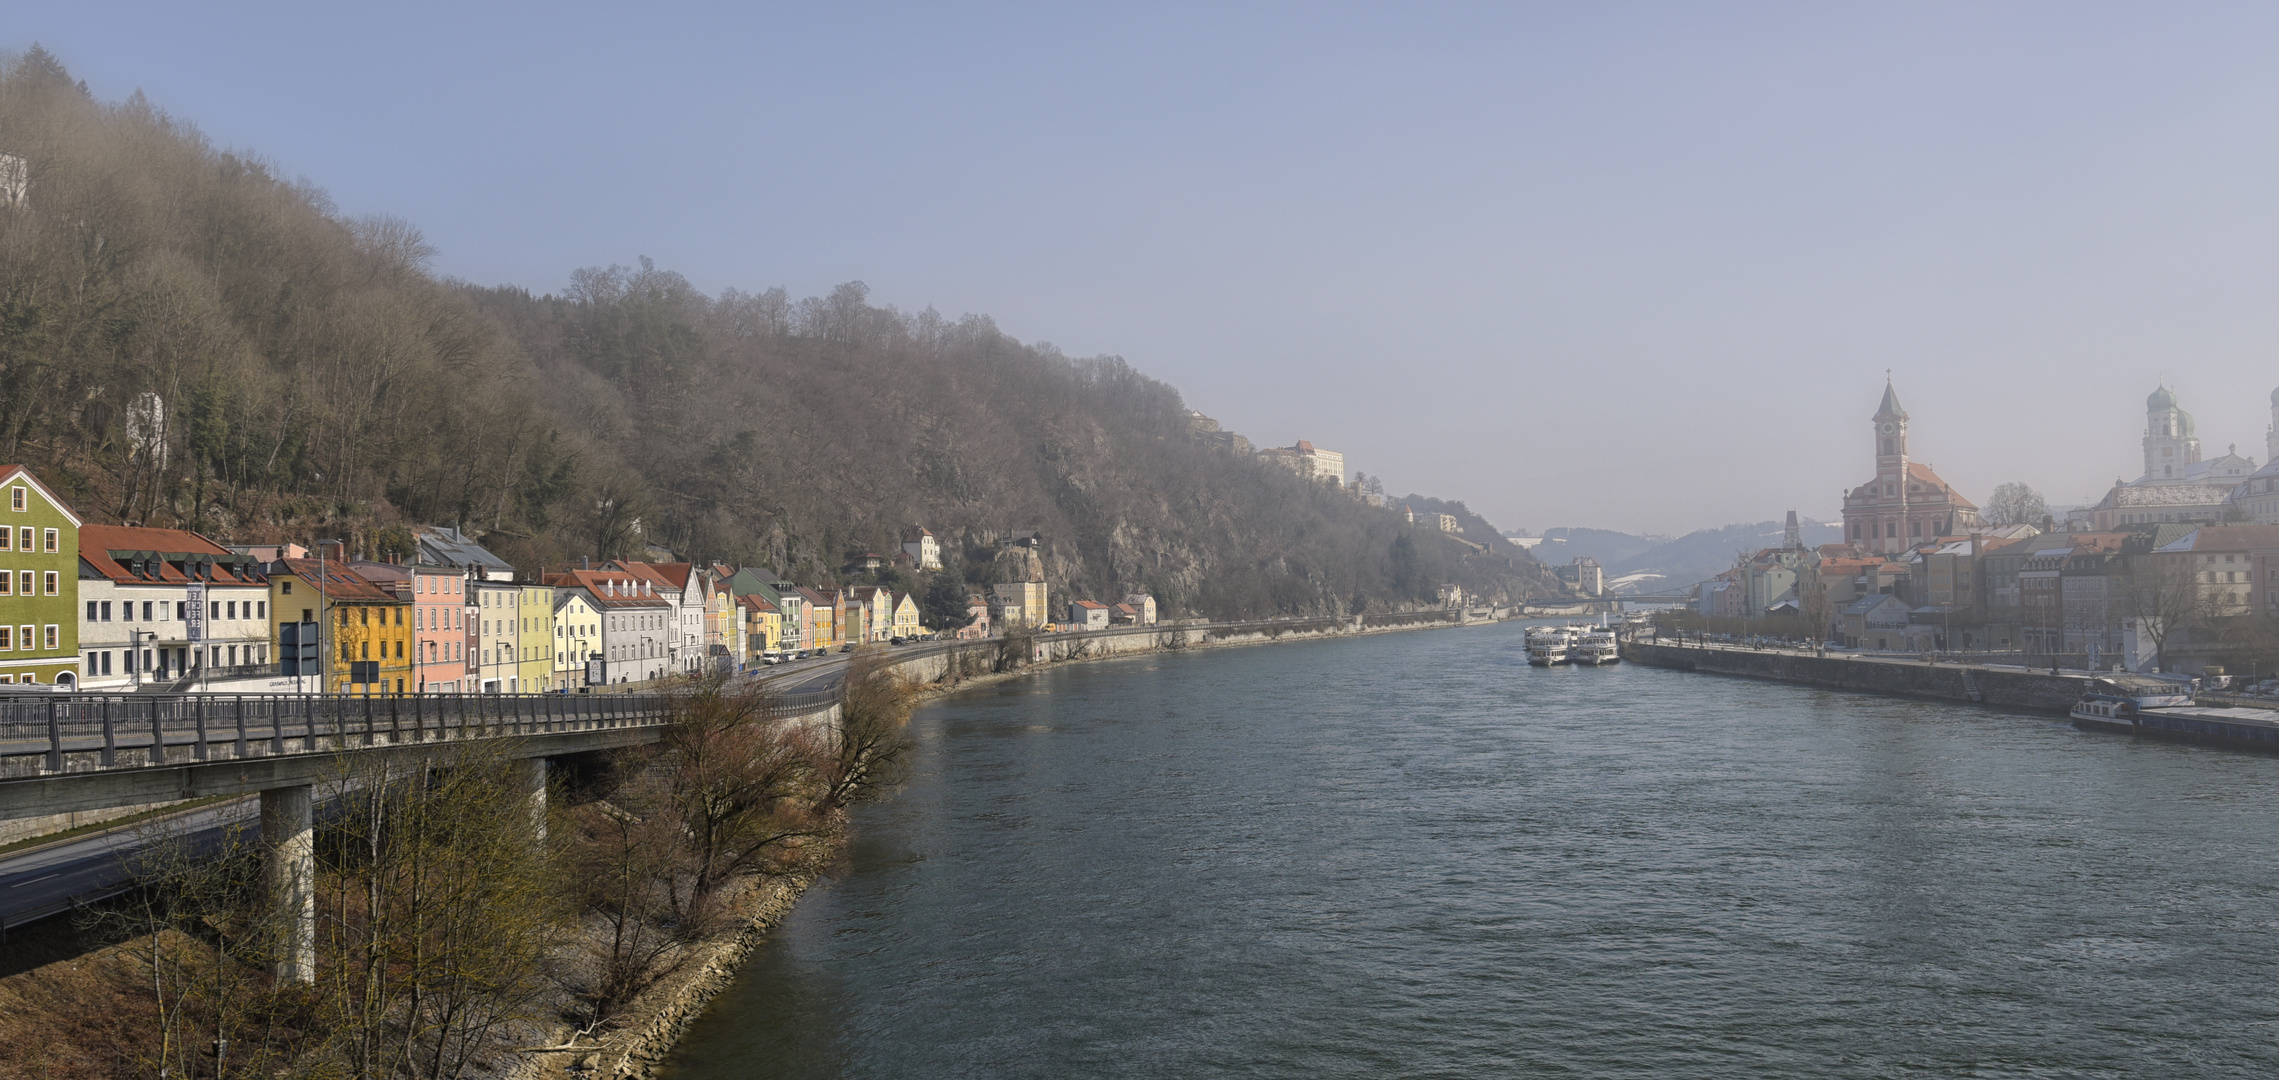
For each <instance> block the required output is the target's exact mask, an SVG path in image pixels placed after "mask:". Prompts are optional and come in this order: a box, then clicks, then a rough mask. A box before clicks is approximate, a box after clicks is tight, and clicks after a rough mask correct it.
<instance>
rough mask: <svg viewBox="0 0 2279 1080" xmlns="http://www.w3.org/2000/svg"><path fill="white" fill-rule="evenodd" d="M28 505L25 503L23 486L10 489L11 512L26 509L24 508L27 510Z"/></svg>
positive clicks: (19, 485) (9, 506) (9, 505)
mask: <svg viewBox="0 0 2279 1080" xmlns="http://www.w3.org/2000/svg"><path fill="white" fill-rule="evenodd" d="M27 505H28V504H27V503H26V502H25V500H24V487H23V485H21V484H18V485H17V486H15V487H12V488H9V489H8V508H9V509H11V510H22V509H24V508H25V507H26V506H27Z"/></svg>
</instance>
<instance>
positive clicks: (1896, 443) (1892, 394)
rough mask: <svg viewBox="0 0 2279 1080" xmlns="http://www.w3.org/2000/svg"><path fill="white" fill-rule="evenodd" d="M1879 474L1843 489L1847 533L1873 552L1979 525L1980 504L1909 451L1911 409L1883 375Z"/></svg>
mask: <svg viewBox="0 0 2279 1080" xmlns="http://www.w3.org/2000/svg"><path fill="white" fill-rule="evenodd" d="M1869 423H1870V424H1871V425H1873V428H1872V430H1873V433H1874V438H1875V479H1873V480H1870V481H1868V482H1867V483H1865V484H1861V485H1860V486H1858V487H1856V488H1853V489H1852V490H1850V491H1848V492H1846V493H1845V494H1844V538H1845V539H1846V540H1847V541H1849V542H1851V543H1853V544H1857V545H1859V546H1860V547H1862V548H1865V549H1866V550H1868V551H1871V552H1885V553H1896V552H1904V551H1908V550H1911V549H1913V548H1915V547H1916V546H1918V545H1920V544H1924V543H1927V542H1930V541H1934V540H1938V539H1940V538H1942V537H1955V536H1963V535H1967V534H1969V533H1970V532H1972V531H1974V530H1976V529H1977V528H1978V507H1977V506H1976V505H1974V504H1972V503H1971V501H1970V500H1969V499H1965V498H1963V497H1962V496H1961V495H1959V494H1956V493H1955V490H1954V489H1953V488H1951V487H1948V486H1947V482H1946V481H1944V480H1941V479H1939V475H1938V474H1937V473H1934V472H1932V471H1931V467H1930V466H1928V465H1925V464H1922V463H1921V462H1917V461H1912V460H1909V458H1908V454H1907V410H1906V408H1904V407H1903V406H1901V405H1900V404H1899V391H1897V390H1894V389H1892V387H1891V381H1890V380H1889V379H1886V380H1884V384H1883V403H1882V404H1881V405H1879V406H1878V407H1877V408H1876V410H1875V417H1874V419H1872V420H1870V421H1869Z"/></svg>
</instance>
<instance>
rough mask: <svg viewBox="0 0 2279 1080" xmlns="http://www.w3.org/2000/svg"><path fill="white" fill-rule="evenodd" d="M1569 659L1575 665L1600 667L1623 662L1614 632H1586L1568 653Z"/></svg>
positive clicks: (1599, 630) (1595, 630)
mask: <svg viewBox="0 0 2279 1080" xmlns="http://www.w3.org/2000/svg"><path fill="white" fill-rule="evenodd" d="M1567 658H1568V659H1569V660H1570V661H1572V662H1573V663H1577V664H1585V665H1588V666H1591V667H1598V666H1600V665H1603V664H1615V663H1620V662H1621V661H1622V649H1621V646H1620V644H1619V643H1618V642H1617V641H1616V640H1615V636H1614V631H1612V630H1607V629H1594V630H1588V631H1585V632H1584V633H1583V635H1582V636H1581V637H1579V638H1577V639H1576V640H1575V644H1574V645H1573V647H1571V648H1569V649H1568V651H1567Z"/></svg>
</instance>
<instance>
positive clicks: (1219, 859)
mask: <svg viewBox="0 0 2279 1080" xmlns="http://www.w3.org/2000/svg"><path fill="white" fill-rule="evenodd" d="M913 733H914V735H915V737H916V739H917V742H918V757H917V763H916V768H915V770H914V773H913V775H912V777H911V779H910V782H909V784H908V785H907V787H906V788H905V789H904V790H903V791H901V792H900V793H898V794H897V795H896V796H895V797H894V798H893V799H892V800H891V801H888V802H885V803H881V804H877V805H872V806H868V807H865V808H863V809H862V810H861V811H860V812H859V813H858V814H857V828H858V830H859V832H858V839H857V840H856V842H855V843H854V844H853V845H852V848H851V850H850V855H849V859H848V866H847V868H846V870H845V872H844V873H843V874H841V875H839V876H838V877H836V878H835V879H833V880H830V881H828V882H826V883H825V884H823V885H820V886H818V887H817V888H816V889H815V890H814V891H812V892H810V893H809V894H808V895H807V897H806V898H805V899H803V900H802V901H801V903H800V905H799V907H798V908H797V910H796V911H795V912H794V913H793V914H792V915H791V916H790V917H789V919H788V920H787V921H786V922H785V924H784V925H783V926H782V928H781V929H780V931H779V932H777V933H776V934H774V935H773V936H772V937H771V939H770V941H769V942H768V943H767V944H766V945H765V946H764V947H763V948H762V949H761V950H760V951H759V952H758V953H756V954H755V956H754V957H753V959H752V961H751V963H750V965H749V966H748V967H747V968H746V969H745V971H744V972H743V974H742V975H741V977H740V978H739V980H738V981H737V983H736V985H735V986H734V987H733V988H732V989H730V990H729V991H728V992H726V993H725V994H723V995H722V996H721V997H720V998H719V999H718V1000H717V1002H716V1003H715V1005H714V1006H713V1008H712V1009H711V1010H710V1012H709V1013H708V1014H707V1015H706V1016H705V1018H704V1019H703V1020H702V1021H701V1022H700V1023H699V1025H698V1026H697V1028H696V1029H695V1030H694V1031H693V1032H692V1033H691V1035H690V1037H689V1038H688V1039H687V1040H686V1041H685V1042H684V1043H683V1045H682V1048H681V1049H680V1051H679V1052H678V1055H677V1057H676V1059H675V1060H674V1062H673V1063H672V1066H671V1068H670V1069H669V1071H668V1075H669V1076H670V1077H672V1078H673V1080H727V1078H746V1077H793V1078H822V1077H863V1078H871V1077H876V1078H882V1080H883V1078H909V1077H940V1076H963V1077H1040V1078H1042V1077H1051V1078H1056V1080H1057V1078H1070V1077H1182V1078H1191V1077H1348V1076H1350V1077H1371V1078H1377V1077H1479V1076H1574V1077H1594V1078H1595V1077H1757V1076H1815V1077H1818V1076H1858V1077H1880V1076H1896V1075H1928V1076H2068V1077H2071V1076H2089V1077H2095V1076H2163V1077H2191V1076H2270V1075H2275V1074H2279V1049H2275V1046H2274V1040H2279V995H2275V993H2274V990H2273V985H2274V980H2275V977H2279V933H2275V931H2274V928H2275V926H2279V906H2275V904H2274V900H2275V896H2274V894H2275V893H2279V875H2275V874H2274V872H2273V870H2274V867H2275V866H2279V798H2274V794H2275V792H2279V785H2275V784H2274V780H2275V778H2279V759H2273V758H2267V757H2260V756H2251V755H2246V754H2241V753H2235V752H2229V751H2223V750H2211V749H2202V748H2196V747H2184V746H2175V745H2169V744H2157V743H2140V742H2136V741H2132V740H2130V739H2129V738H2127V737H2124V736H2115V735H2104V734H2089V733H2083V732H2079V731H2076V730H2074V729H2073V728H2071V727H2070V726H2068V725H2067V724H2066V723H2065V722H2064V720H2063V719H2062V718H2058V717H2050V716H2036V715H2024V714H2015V713H2003V712H1997V711H1991V710H1987V709H1982V708H1977V707H1972V706H1965V705H1950V704H1938V703H1928V702H1914V701H1900V700H1887V699H1881V698H1874V697H1864V696H1852V695H1845V694H1838V693H1831V692H1824V691H1818V690H1813V689H1809V688H1803V687H1795V686H1788V685H1782V684H1775V683H1759V682H1751V681H1746V680H1740V679H1729V678H1722V677H1718V676H1708V675H1691V674H1685V673H1679V672H1671V671H1662V670H1654V669H1646V668H1639V667H1635V666H1631V665H1622V666H1619V667H1614V668H1605V669H1596V670H1579V669H1566V668H1558V669H1549V670H1541V669H1532V668H1529V667H1528V666H1527V665H1526V663H1525V661H1524V658H1523V656H1522V650H1521V646H1520V628H1519V627H1518V626H1517V625H1504V626H1498V627H1491V628H1482V629H1471V630H1449V631H1431V632H1420V633H1407V634H1393V635H1386V636H1381V637H1370V638H1360V639H1348V640H1333V641H1321V642H1307V643H1296V644H1285V645H1271V646H1261V647H1256V648H1244V649H1224V650H1214V651H1209V652H1198V653H1191V654H1178V655H1158V656H1150V657H1142V658H1135V659H1127V660H1118V661H1107V662H1100V663H1092V664H1080V665H1072V666H1067V667H1062V668H1058V669H1055V670H1051V671H1048V672H1045V673H1042V674H1040V675H1039V676H1037V677H1034V678H1031V679H1025V680H1021V681H1017V682H1014V683H1010V684H1006V685H1002V686H1000V687H997V688H993V689H986V690H981V691H978V692H974V693H970V694H966V695H961V696H958V697H955V698H951V699H948V700H945V701H942V702H939V703H937V704H935V705H933V706H931V707H929V708H927V709H925V710H924V711H923V712H921V713H920V714H919V715H918V717H916V718H915V720H914V721H913Z"/></svg>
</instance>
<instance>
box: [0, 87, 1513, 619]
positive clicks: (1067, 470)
mask: <svg viewBox="0 0 2279 1080" xmlns="http://www.w3.org/2000/svg"><path fill="white" fill-rule="evenodd" d="M0 154H7V155H12V156H13V157H15V158H18V159H21V161H22V176H23V179H24V181H25V184H24V186H23V197H22V199H21V200H20V201H18V202H16V203H15V204H14V205H12V206H8V207H7V208H5V209H0V404H4V405H5V410H4V412H0V460H8V461H20V462H22V463H24V464H27V465H29V466H32V467H33V468H35V469H37V470H39V471H40V473H41V474H42V475H43V476H44V477H45V478H47V479H48V480H49V481H50V482H51V483H52V484H54V485H55V486H56V487H57V488H58V489H59V490H60V491H61V492H63V493H64V494H65V495H66V497H68V498H70V499H72V500H73V501H74V502H75V504H76V505H77V506H78V507H79V508H80V510H81V511H82V513H83V514H85V515H86V516H88V517H89V518H90V519H93V520H103V521H117V522H140V523H147V524H152V525H164V526H182V527H189V528H196V529H199V530H201V531H204V532H206V533H208V534H209V535H212V536H214V537H216V538H217V539H221V540H224V541H268V540H299V541H308V540H312V539H315V538H320V537H335V536H340V537H348V538H350V539H351V540H352V542H354V543H355V544H356V545H357V546H359V547H363V548H366V549H370V548H372V547H374V546H376V545H378V544H379V543H380V542H381V541H380V538H381V537H382V536H383V535H384V531H385V530H387V529H388V528H389V527H390V526H394V525H401V524H407V523H415V522H418V523H432V524H460V525H462V526H463V527H465V528H467V529H468V530H469V531H470V532H472V533H475V534H477V535H479V536H481V537H483V538H484V539H485V541H486V542H487V543H488V544H490V545H491V546H492V547H493V548H494V550H497V551H499V552H500V553H501V554H503V555H506V556H507V557H508V558H510V559H512V560H514V561H515V562H516V563H517V565H519V566H521V567H522V568H523V569H524V570H525V571H535V570H536V569H538V568H539V567H540V566H541V565H553V566H560V565H562V564H564V563H566V562H569V561H572V560H575V559H576V558H578V557H580V556H596V557H610V556H614V555H618V554H623V553H628V552H637V551H640V550H642V549H644V548H647V547H650V546H652V545H653V546H661V547H665V548H669V549H671V550H672V551H673V552H675V553H677V554H678V555H679V556H681V557H683V558H689V559H694V560H698V561H704V560H715V559H717V560H722V561H727V562H732V563H764V564H767V565H770V566H774V567H778V568H781V569H782V570H784V571H785V572H787V573H790V574H792V575H794V576H796V577H798V578H800V579H802V580H806V581H810V582H814V583H819V584H820V583H831V582H833V581H834V580H836V576H837V572H838V568H839V567H840V566H841V565H842V564H843V563H844V562H845V560H846V559H847V558H848V556H850V555H851V554H854V553H856V552H860V551H864V550H869V551H876V552H879V553H882V554H891V553H893V552H894V551H895V550H897V545H898V542H899V540H900V538H901V535H902V534H903V533H904V532H905V531H907V530H908V529H909V528H910V527H912V526H914V525H921V524H922V525H925V526H927V527H929V528H931V529H932V530H933V531H934V532H935V534H936V535H937V536H938V537H940V538H941V540H942V542H943V544H944V547H945V549H946V550H947V552H948V553H949V557H950V558H951V559H952V560H953V565H954V566H962V567H966V568H969V569H968V570H967V573H968V576H969V577H970V578H972V579H973V580H976V581H980V580H985V579H986V578H987V576H988V574H989V573H990V572H991V571H990V564H989V562H988V559H989V557H990V555H991V553H992V551H993V544H994V542H995V541H996V540H997V539H999V538H1000V537H1002V536H1005V535H1007V534H1010V533H1013V532H1016V531H1029V530H1034V531H1037V532H1040V533H1042V534H1043V535H1044V537H1045V546H1044V550H1043V556H1044V564H1045V568H1046V573H1047V575H1048V580H1049V581H1051V583H1052V584H1053V586H1054V589H1055V595H1056V597H1071V598H1076V597H1090V598H1100V599H1112V598H1114V597H1116V596H1119V595H1121V594H1122V593H1124V592H1129V591H1135V590H1143V589H1144V590H1148V591H1152V592H1153V593H1155V595H1156V596H1157V597H1158V599H1159V601H1160V602H1161V603H1162V604H1163V605H1164V607H1165V608H1166V609H1167V610H1168V611H1170V612H1172V613H1175V614H1176V613H1195V614H1204V615H1210V616H1213V617H1221V618H1224V617H1237V616H1252V615H1266V614H1277V613H1281V614H1324V613H1337V612H1349V611H1357V610H1378V609H1383V608H1388V607H1395V606H1401V605H1404V604H1410V603H1423V602H1430V601H1431V600H1432V599H1433V595H1434V589H1435V587H1436V586H1437V585H1438V584H1440V583H1443V582H1457V583H1460V584H1463V585H1464V586H1465V587H1466V589H1467V591H1468V592H1471V593H1472V594H1473V595H1477V596H1482V597H1486V598H1491V599H1493V598H1504V597H1512V596H1518V595H1525V594H1528V593H1531V592H1555V591H1556V587H1555V586H1552V585H1550V584H1548V583H1547V581H1546V575H1544V574H1543V572H1542V570H1541V568H1540V567H1539V566H1537V565H1535V564H1534V563H1533V562H1531V561H1529V560H1527V559H1526V558H1524V557H1523V556H1518V555H1517V553H1516V552H1515V551H1510V550H1499V549H1495V548H1493V547H1491V549H1490V552H1489V553H1488V554H1481V553H1479V552H1476V551H1474V550H1473V549H1472V548H1469V547H1467V546H1465V545H1463V544H1460V543H1457V542H1456V541H1454V540H1452V539H1450V538H1447V537H1443V536H1441V535H1439V534H1438V533H1437V532H1436V531H1431V530H1422V529H1416V528H1414V527H1411V526H1409V525H1408V524H1406V523H1405V522H1404V521H1402V520H1401V519H1399V518H1398V517H1397V516H1396V515H1395V514H1393V513H1391V512H1389V511H1387V510H1383V509H1378V508H1373V507H1369V506H1365V505H1363V504H1362V503H1360V502H1358V501H1356V500H1354V499H1352V498H1350V497H1348V496H1347V495H1345V494H1343V493H1341V492H1339V491H1337V490H1335V489H1333V488H1329V487H1325V486H1318V485H1310V484H1307V483H1305V482H1304V481H1301V480H1300V479H1299V478H1298V477H1296V476H1294V475H1292V474H1290V473H1289V472H1288V471H1286V470H1283V469H1280V468H1277V467H1275V466H1272V465H1269V464H1266V463H1262V462H1260V461H1258V460H1256V459H1255V458H1252V457H1248V456H1242V457H1237V456H1234V455H1230V454H1226V453H1223V452H1219V451H1215V450H1212V449H1210V448H1207V447H1205V446H1202V445H1199V444H1196V443H1194V442H1191V441H1190V440H1189V439H1188V437H1187V431H1186V410H1185V407H1184V405H1183V404H1182V402H1181V401H1180V398H1179V395H1178V393H1177V392H1176V391H1175V390H1173V389H1172V388H1171V387H1169V386H1166V385H1164V384H1163V383H1160V382H1157V381H1155V380H1153V379H1150V378H1148V377H1146V376H1145V375H1142V374H1140V373H1139V372H1137V371H1135V370H1133V369H1132V368H1131V367H1130V366H1128V365H1127V364H1125V363H1124V362H1123V361H1122V360H1120V359H1118V358H1115V357H1097V358H1091V359H1071V358H1068V357H1065V356H1062V355H1060V354H1059V353H1057V352H1055V351H1053V350H1051V349H1049V348H1043V347H1035V346H1029V345H1024V344H1022V343H1021V342H1019V341H1016V340H1014V339H1013V338H1011V337H1009V336H1007V335H1006V334H1004V333H1002V332H1000V331H999V330H998V329H997V328H996V326H995V325H993V324H992V323H991V322H990V321H989V320H988V319H987V318H986V317H981V316H972V315H968V316H964V317H961V318H956V319H951V318H946V317H943V316H941V315H939V314H937V313H935V312H933V311H931V310H928V311H924V312H918V313H915V314H913V313H909V312H903V311H898V310H896V309H894V308H892V307H881V306H876V305H873V304H871V303H870V302H869V298H868V296H867V293H866V290H865V289H864V287H863V286H862V285H861V284H860V283H849V284H846V285H842V286H840V287H839V288H837V289H835V290H833V291H832V293H831V294H830V295H829V296H824V297H810V298H806V299H799V300H794V299H792V298H791V297H789V296H788V295H786V294H785V292H784V291H783V290H782V289H770V290H767V291H765V292H758V293H746V292H741V291H736V290H730V291H727V292H724V293H722V294H720V295H719V296H706V295H704V294H702V293H700V292H698V291H697V290H696V289H695V288H693V287H692V286H691V285H690V284H689V283H688V282H687V281H686V280H684V279H683V278H681V277H680V276H679V275H677V274H674V273H672V272H670V271H669V270H663V269H659V268H656V267H654V266H651V265H650V264H649V262H648V261H647V260H646V259H644V260H641V261H640V264H639V265H638V266H637V267H633V268H626V267H609V268H606V269H585V270H579V271H577V272H575V273H573V274H571V275H570V279H569V285H568V287H567V288H566V289H565V290H563V291H562V292H560V293H558V294H547V295H536V294H533V293H531V292H529V291H526V290H524V289H520V288H514V287H497V288H485V287H478V286H473V285H468V284H464V283H459V282H452V281H447V280H443V279H440V278H438V277H436V276H435V275H434V274H433V273H431V272H430V271H429V269H428V266H429V263H430V261H431V259H432V258H433V256H434V254H435V252H434V250H433V249H432V248H431V247H429V246H428V244H427V243H426V242H425V241H424V240H423V239H422V237H421V235H420V233H419V232H418V230H417V229H416V228H414V227H412V226H411V225H410V224H409V223H406V222H403V221H400V220H396V219H392V218H362V219H348V218H344V217H343V216H342V215H340V214H339V213H338V212H337V211H336V210H335V208H334V207H333V206H332V205H331V204H330V203H329V202H328V200H327V199H326V197H325V196H324V194H323V192H321V191H319V190H317V189H314V188H312V187H309V186H307V185H305V184H303V183H298V182H293V181H288V180H286V179H284V178H282V177H281V176H279V175H277V173H276V170H274V169H273V168H272V167H271V166H269V165H268V164H267V163H265V162H263V161H261V160H259V159H256V158H251V157H247V156H244V155H241V154H233V153H228V152H224V151H221V150H218V149H216V148H215V147H213V146H212V145H210V144H209V143H208V142H207V141H206V140H205V139H204V137H203V136H201V135H200V134H199V133H198V132H197V131H196V130H195V129H194V128H193V127H191V126H190V125H188V124H185V123H183V122H181V121H179V120H176V119H174V118H172V117H169V116H167V115H166V114H165V113H163V112H161V111H160V110H158V109H157V108H155V107H153V106H152V105H151V104H150V103H149V102H147V101H145V100H143V98H142V96H141V95H140V94H139V93H138V94H137V95H136V96H135V97H133V98H130V99H129V100H128V101H126V102H124V103H121V104H115V105H110V104H104V103H100V102H97V101H95V100H93V99H92V98H91V97H90V96H89V94H88V92H87V90H86V89H85V87H84V86H82V85H80V84H77V83H75V82H73V80H72V79H71V78H70V76H69V75H68V73H67V72H66V71H65V70H64V68H63V67H62V66H61V64H59V63H58V62H57V61H56V60H55V59H54V58H53V57H51V56H49V55H48V54H46V53H44V52H42V51H40V50H38V49H34V50H33V51H31V52H30V53H27V54H25V55H24V56H21V57H17V58H14V59H12V60H9V61H7V62H6V63H5V65H4V67H0ZM1467 531H1469V532H1473V533H1480V532H1485V533H1486V534H1487V535H1488V536H1490V537H1492V536H1493V532H1492V529H1487V528H1486V526H1485V523H1484V522H1482V523H1480V528H1470V527H1469V523H1468V527H1467Z"/></svg>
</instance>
